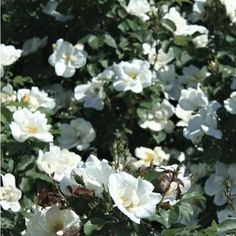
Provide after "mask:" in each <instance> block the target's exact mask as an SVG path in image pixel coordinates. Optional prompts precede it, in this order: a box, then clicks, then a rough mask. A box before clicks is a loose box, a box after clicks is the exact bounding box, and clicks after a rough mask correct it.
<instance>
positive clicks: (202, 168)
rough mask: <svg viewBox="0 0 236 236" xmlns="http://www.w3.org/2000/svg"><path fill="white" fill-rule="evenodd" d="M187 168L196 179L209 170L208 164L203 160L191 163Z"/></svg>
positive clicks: (203, 175)
mask: <svg viewBox="0 0 236 236" xmlns="http://www.w3.org/2000/svg"><path fill="white" fill-rule="evenodd" d="M189 169H190V172H191V174H192V175H193V177H194V180H195V181H198V180H199V179H201V178H203V177H205V176H206V175H207V173H208V172H209V165H207V164H206V163H204V162H203V163H202V162H200V163H198V164H191V165H190V167H189Z"/></svg>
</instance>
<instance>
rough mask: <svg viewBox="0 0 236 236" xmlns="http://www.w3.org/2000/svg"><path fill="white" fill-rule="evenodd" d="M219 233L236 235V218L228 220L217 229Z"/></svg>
mask: <svg viewBox="0 0 236 236" xmlns="http://www.w3.org/2000/svg"><path fill="white" fill-rule="evenodd" d="M217 232H218V233H235V232H236V218H232V219H228V220H225V221H224V222H222V223H221V224H220V225H219V226H218V229H217Z"/></svg>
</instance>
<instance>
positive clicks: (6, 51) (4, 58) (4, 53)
mask: <svg viewBox="0 0 236 236" xmlns="http://www.w3.org/2000/svg"><path fill="white" fill-rule="evenodd" d="M21 53H22V50H20V49H15V47H14V46H12V45H9V46H6V45H5V44H0V78H2V77H3V75H4V68H3V67H4V66H9V65H11V64H13V63H14V62H16V61H17V60H18V59H19V58H20V56H21Z"/></svg>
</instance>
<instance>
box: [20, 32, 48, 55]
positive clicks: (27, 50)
mask: <svg viewBox="0 0 236 236" xmlns="http://www.w3.org/2000/svg"><path fill="white" fill-rule="evenodd" d="M47 41H48V37H47V36H45V37H44V38H43V39H40V38H38V37H33V38H30V39H27V40H26V41H25V42H24V44H23V47H22V50H23V52H22V56H28V55H29V54H31V53H34V52H36V51H37V50H38V49H40V48H43V47H45V46H46V44H47Z"/></svg>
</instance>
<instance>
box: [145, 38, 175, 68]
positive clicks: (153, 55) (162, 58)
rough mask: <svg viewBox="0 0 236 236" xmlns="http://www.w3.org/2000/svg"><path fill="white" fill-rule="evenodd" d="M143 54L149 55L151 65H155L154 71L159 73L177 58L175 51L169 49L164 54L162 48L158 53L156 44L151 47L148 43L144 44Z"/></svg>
mask: <svg viewBox="0 0 236 236" xmlns="http://www.w3.org/2000/svg"><path fill="white" fill-rule="evenodd" d="M143 54H144V55H146V54H147V55H148V61H149V63H150V64H151V65H154V69H155V70H156V71H158V70H159V69H161V68H163V67H165V66H166V65H167V64H168V63H170V62H171V61H173V59H174V58H175V56H174V51H173V49H172V48H169V50H168V51H167V52H164V50H163V49H162V48H160V49H159V50H158V52H157V51H156V43H155V42H154V43H153V45H152V46H151V45H149V44H147V43H144V44H143Z"/></svg>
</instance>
